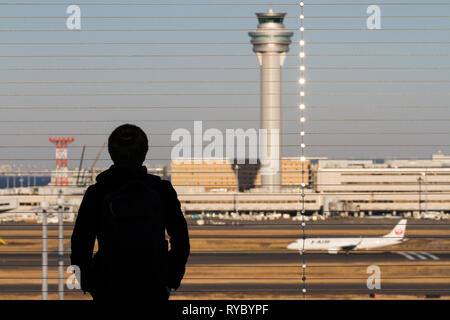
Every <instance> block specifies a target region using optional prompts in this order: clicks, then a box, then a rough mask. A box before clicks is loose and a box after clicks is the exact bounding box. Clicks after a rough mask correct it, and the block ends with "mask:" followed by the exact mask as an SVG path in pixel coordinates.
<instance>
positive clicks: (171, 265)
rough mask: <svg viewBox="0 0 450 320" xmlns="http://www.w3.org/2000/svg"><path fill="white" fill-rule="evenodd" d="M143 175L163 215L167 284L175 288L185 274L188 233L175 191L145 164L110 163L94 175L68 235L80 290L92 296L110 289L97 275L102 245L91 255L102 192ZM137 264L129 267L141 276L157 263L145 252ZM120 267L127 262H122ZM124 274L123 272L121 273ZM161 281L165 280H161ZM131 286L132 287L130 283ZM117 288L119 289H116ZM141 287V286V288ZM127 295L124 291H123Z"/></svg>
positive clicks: (147, 287) (116, 187) (100, 275)
mask: <svg viewBox="0 0 450 320" xmlns="http://www.w3.org/2000/svg"><path fill="white" fill-rule="evenodd" d="M136 178H139V179H140V178H144V179H146V180H147V181H148V183H150V184H153V185H154V188H156V190H158V192H159V194H160V197H161V200H162V204H163V208H164V209H163V216H164V218H163V219H164V223H165V228H166V231H167V234H168V235H169V237H170V240H169V242H170V251H169V252H168V261H167V264H168V270H167V280H166V281H163V282H165V283H167V287H169V288H173V289H177V288H178V287H179V286H180V283H181V280H182V278H183V276H184V273H185V265H186V262H187V259H188V256H189V251H190V246H189V235H188V228H187V224H186V220H185V219H184V216H183V213H182V211H181V207H180V202H179V201H178V198H177V194H176V191H175V190H174V188H173V187H172V184H171V183H170V182H169V181H167V180H162V179H161V178H160V177H158V176H155V175H152V174H148V173H147V168H146V167H145V166H140V165H139V166H137V165H130V164H125V165H117V164H114V165H112V166H111V167H110V168H109V169H108V170H106V171H104V172H102V173H100V174H99V175H98V176H97V179H96V180H97V183H96V184H94V185H92V186H90V187H89V188H88V189H87V190H86V193H85V195H84V198H83V201H82V202H81V205H80V209H79V211H78V216H77V220H76V222H75V227H74V229H73V234H72V253H71V264H72V265H77V266H79V268H80V271H81V289H82V290H83V291H84V292H90V293H91V294H92V295H93V296H94V298H95V295H94V294H96V293H99V292H102V291H103V292H107V291H110V288H111V287H113V286H111V285H110V284H109V283H106V282H108V281H109V282H110V280H108V279H102V274H101V267H100V265H101V263H102V262H101V260H102V259H101V257H102V247H101V246H102V245H101V242H98V245H99V247H98V251H97V253H96V254H95V256H94V257H93V256H92V255H93V250H94V244H95V240H96V239H97V240H98V238H99V235H100V224H101V208H102V203H103V199H104V197H105V195H106V193H108V192H111V190H117V189H118V188H120V186H121V185H123V184H124V183H125V182H126V181H128V180H129V179H136ZM117 236H118V237H122V238H123V237H126V236H127V235H126V234H122V235H117ZM139 256H140V257H139V259H138V261H140V263H139V265H138V266H135V267H134V266H131V267H133V268H134V269H133V270H136V272H139V273H140V274H142V279H144V280H145V279H146V277H145V268H146V264H148V263H158V262H155V261H148V260H146V256H145V254H141V255H139ZM123 263H124V266H125V265H126V264H127V261H124V262H123ZM123 276H126V275H123ZM164 280H165V279H164ZM133 285H135V287H136V289H137V291H139V288H141V289H142V286H143V285H145V286H146V287H145V292H146V293H147V294H149V293H151V292H152V290H153V289H154V291H157V290H160V289H161V288H152V286H151V284H150V285H149V284H148V283H147V284H142V285H141V287H139V283H136V284H133ZM131 287H132V286H131ZM117 289H118V290H119V291H120V288H117ZM142 290H143V289H142ZM126 294H127V293H126Z"/></svg>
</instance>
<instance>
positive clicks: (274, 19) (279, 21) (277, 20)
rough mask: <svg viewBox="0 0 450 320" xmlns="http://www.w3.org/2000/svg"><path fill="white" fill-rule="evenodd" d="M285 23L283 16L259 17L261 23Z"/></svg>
mask: <svg viewBox="0 0 450 320" xmlns="http://www.w3.org/2000/svg"><path fill="white" fill-rule="evenodd" d="M268 22H274V23H283V18H259V23H268Z"/></svg>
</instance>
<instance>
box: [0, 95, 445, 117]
mask: <svg viewBox="0 0 450 320" xmlns="http://www.w3.org/2000/svg"><path fill="white" fill-rule="evenodd" d="M0 96H2V95H1V94H0ZM126 121H132V122H187V121H191V122H192V121H204V122H251V121H260V119H221V120H219V119H103V120H91V119H86V120H83V119H79V120H66V119H59V120H0V123H47V122H49V123H78V122H83V123H105V122H106V123H108V122H126ZM264 121H265V122H273V121H275V122H276V121H279V120H264ZM308 121H309V122H330V121H335V122H353V121H358V122H363V121H364V122H414V121H420V122H441V121H444V122H448V121H450V119H446V118H442V119H310V120H308ZM283 122H299V120H292V119H285V120H283Z"/></svg>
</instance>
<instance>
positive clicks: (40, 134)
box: [0, 108, 450, 160]
mask: <svg viewBox="0 0 450 320" xmlns="http://www.w3.org/2000/svg"><path fill="white" fill-rule="evenodd" d="M0 109H2V108H0ZM26 109H27V108H26ZM298 134H299V132H292V133H290V132H281V133H280V136H285V135H296V136H298ZM308 134H309V135H414V134H420V135H446V134H450V131H449V132H422V131H420V132H417V131H415V132H408V131H404V132H308ZM55 135H60V136H109V133H95V132H93V133H86V132H79V133H74V132H70V133H61V132H58V133H56V132H53V133H42V132H35V133H24V132H16V133H0V136H55ZM148 135H150V136H171V135H172V134H171V133H156V132H155V133H148ZM195 136H199V137H203V135H202V134H201V135H196V134H191V137H195ZM150 147H151V145H150ZM313 158H314V157H313ZM408 159H409V160H411V159H413V158H408ZM408 159H405V160H408ZM329 160H333V159H329ZM335 160H344V159H335ZM347 160H348V159H347ZM368 160H371V159H368ZM387 160H391V159H387ZM400 160H401V159H400ZM417 160H430V159H417Z"/></svg>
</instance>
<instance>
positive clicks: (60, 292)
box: [57, 189, 64, 300]
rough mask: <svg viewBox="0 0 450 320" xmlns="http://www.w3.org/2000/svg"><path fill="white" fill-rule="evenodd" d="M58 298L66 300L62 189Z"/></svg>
mask: <svg viewBox="0 0 450 320" xmlns="http://www.w3.org/2000/svg"><path fill="white" fill-rule="evenodd" d="M57 204H58V299H59V300H64V269H63V267H64V228H63V199H62V190H61V189H60V190H59V194H58V200H57Z"/></svg>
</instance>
